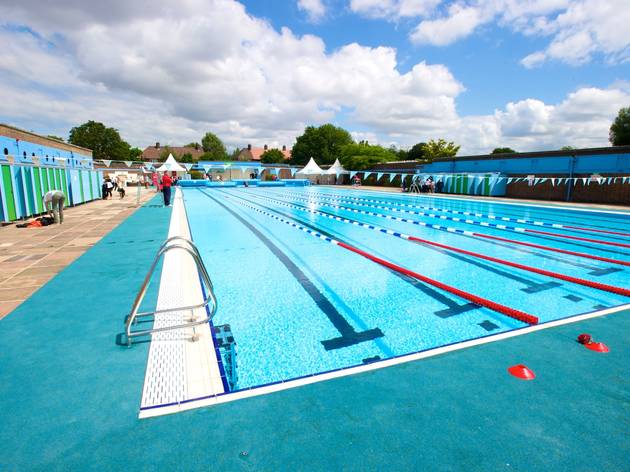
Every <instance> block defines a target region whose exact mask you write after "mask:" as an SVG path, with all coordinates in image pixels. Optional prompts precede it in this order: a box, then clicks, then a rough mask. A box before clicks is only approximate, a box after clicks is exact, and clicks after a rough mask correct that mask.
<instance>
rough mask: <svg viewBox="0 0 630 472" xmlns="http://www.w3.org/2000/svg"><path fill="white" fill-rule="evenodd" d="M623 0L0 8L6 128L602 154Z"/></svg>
mask: <svg viewBox="0 0 630 472" xmlns="http://www.w3.org/2000/svg"><path fill="white" fill-rule="evenodd" d="M629 12H630V9H628V8H627V7H626V6H625V2H622V1H618V0H605V1H595V0H581V1H569V0H522V1H521V0H492V1H484V0H462V1H457V2H444V1H440V0H379V1H376V0H287V1H253V0H245V1H242V2H240V3H239V2H236V1H234V0H185V1H183V2H174V1H171V0H155V1H154V2H152V7H151V8H150V9H147V8H145V7H144V6H143V5H142V4H141V3H139V2H125V1H123V0H112V1H110V2H107V3H106V4H102V3H94V2H76V1H74V0H59V1H58V2H55V5H45V4H41V3H40V2H37V0H21V1H16V0H3V1H2V2H1V3H0V18H2V19H3V20H2V21H3V23H0V41H1V42H2V43H3V44H5V45H7V47H5V48H3V49H2V50H1V51H0V101H2V103H4V106H3V107H0V120H1V121H3V122H8V123H11V124H14V125H17V126H20V127H23V128H27V129H32V130H34V131H37V132H42V133H44V134H49V133H50V134H59V135H62V136H66V135H67V133H68V130H69V129H70V128H71V127H72V126H74V125H77V124H80V123H82V122H84V121H87V120H88V119H94V120H97V121H102V122H104V123H106V124H107V125H109V126H114V127H116V128H118V129H119V130H120V131H121V134H122V135H123V137H125V138H126V139H127V140H128V141H130V142H131V143H132V144H134V145H137V146H140V147H144V146H146V145H148V144H150V143H151V142H155V141H160V142H162V143H170V144H182V143H184V142H188V141H191V140H198V139H199V136H200V135H201V134H203V132H205V131H206V130H211V131H213V132H215V133H217V134H218V135H219V136H220V137H222V138H223V140H224V141H225V142H226V143H227V144H228V145H229V146H230V147H234V146H244V145H246V144H247V143H252V144H254V145H262V144H263V143H267V144H270V145H282V144H288V145H291V144H292V143H293V142H294V140H295V137H296V136H298V135H299V134H301V132H302V130H303V129H304V127H305V126H307V125H317V124H322V123H325V122H333V123H335V124H338V125H340V126H343V127H345V128H347V129H348V130H349V131H351V132H352V133H353V134H354V135H355V137H356V139H368V140H369V141H370V142H379V143H381V144H384V145H390V144H394V145H397V146H401V147H409V146H411V145H413V144H414V143H416V142H420V141H426V140H427V139H432V138H433V139H437V138H440V137H445V138H447V139H452V140H454V141H456V142H457V143H458V144H461V145H462V151H461V152H460V154H462V153H466V154H474V153H483V152H489V151H491V150H492V149H493V148H494V147H497V146H511V147H513V148H515V149H517V150H520V151H528V150H538V149H555V148H559V147H561V146H563V145H573V146H576V147H589V146H606V145H608V143H607V134H608V127H609V126H610V123H611V121H612V119H613V118H614V116H615V115H616V113H617V111H618V109H619V108H621V107H622V106H629V105H630V82H628V78H630V33H629V31H630V29H629V28H628V27H627V25H628V24H630V13H629Z"/></svg>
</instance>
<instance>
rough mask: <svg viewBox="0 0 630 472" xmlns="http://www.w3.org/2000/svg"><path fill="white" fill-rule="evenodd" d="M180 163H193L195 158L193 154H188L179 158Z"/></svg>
mask: <svg viewBox="0 0 630 472" xmlns="http://www.w3.org/2000/svg"><path fill="white" fill-rule="evenodd" d="M179 162H186V163H191V164H192V163H193V162H194V161H193V156H192V154H191V153H189V152H186V153H184V154H182V157H180V158H179Z"/></svg>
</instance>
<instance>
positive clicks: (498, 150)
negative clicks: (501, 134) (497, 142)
mask: <svg viewBox="0 0 630 472" xmlns="http://www.w3.org/2000/svg"><path fill="white" fill-rule="evenodd" d="M514 152H516V151H515V150H514V149H512V148H509V147H502V148H494V149H493V150H492V152H491V153H490V154H510V153H514Z"/></svg>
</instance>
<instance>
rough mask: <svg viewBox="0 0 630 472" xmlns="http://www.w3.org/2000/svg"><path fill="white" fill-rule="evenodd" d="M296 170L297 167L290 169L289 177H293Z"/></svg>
mask: <svg viewBox="0 0 630 472" xmlns="http://www.w3.org/2000/svg"><path fill="white" fill-rule="evenodd" d="M297 171H298V169H295V168H292V169H291V177H293V176H294V175H295V173H296V172H297Z"/></svg>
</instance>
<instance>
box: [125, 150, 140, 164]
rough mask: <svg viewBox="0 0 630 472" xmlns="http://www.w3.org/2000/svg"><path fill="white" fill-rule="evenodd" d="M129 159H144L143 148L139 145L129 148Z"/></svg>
mask: <svg viewBox="0 0 630 472" xmlns="http://www.w3.org/2000/svg"><path fill="white" fill-rule="evenodd" d="M127 160H128V161H141V160H142V149H140V148H137V147H132V148H131V149H129V159H127Z"/></svg>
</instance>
